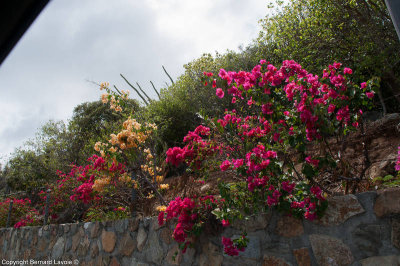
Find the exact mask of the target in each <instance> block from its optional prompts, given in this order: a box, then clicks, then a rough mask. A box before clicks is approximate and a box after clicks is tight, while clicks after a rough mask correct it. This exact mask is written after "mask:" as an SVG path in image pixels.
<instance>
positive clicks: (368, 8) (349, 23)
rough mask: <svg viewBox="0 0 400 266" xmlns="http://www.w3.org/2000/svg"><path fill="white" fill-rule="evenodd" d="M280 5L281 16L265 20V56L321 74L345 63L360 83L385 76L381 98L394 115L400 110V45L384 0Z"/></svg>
mask: <svg viewBox="0 0 400 266" xmlns="http://www.w3.org/2000/svg"><path fill="white" fill-rule="evenodd" d="M276 2H277V3H278V7H279V9H278V10H277V12H276V13H275V14H273V15H269V16H267V17H266V18H265V19H264V20H263V21H262V27H263V30H262V32H261V33H260V37H259V39H258V42H259V46H260V55H262V56H264V57H265V56H266V57H267V58H266V59H267V60H270V61H271V62H273V63H276V62H279V61H281V60H284V59H293V60H295V61H297V62H299V63H300V64H302V65H303V67H304V68H306V69H307V70H309V71H312V72H315V73H321V72H322V67H323V66H325V65H328V64H330V63H332V62H334V61H338V62H341V63H343V64H344V65H345V66H347V67H350V68H352V69H353V70H354V73H355V78H356V79H355V81H356V82H363V81H365V80H367V79H369V78H371V77H373V76H376V77H379V78H380V79H381V92H382V95H381V96H382V97H381V99H383V98H385V100H386V104H387V105H388V108H389V111H396V110H397V109H398V103H399V100H400V98H399V95H398V94H399V93H400V81H399V79H398V78H397V76H398V74H399V73H400V66H399V62H400V43H399V41H398V38H397V35H396V32H395V29H394V27H393V24H392V21H391V19H390V16H389V13H388V11H387V8H386V6H385V3H384V1H382V0H329V1H328V0H301V1H300V0H290V1H289V2H288V4H287V5H283V4H282V1H276ZM386 98H389V99H386ZM396 99H397V101H396ZM393 100H394V102H393Z"/></svg>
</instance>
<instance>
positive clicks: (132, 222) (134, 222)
mask: <svg viewBox="0 0 400 266" xmlns="http://www.w3.org/2000/svg"><path fill="white" fill-rule="evenodd" d="M139 223H140V219H139V218H138V217H137V218H132V219H129V222H128V228H129V230H130V231H131V232H134V231H136V230H137V229H138V227H139Z"/></svg>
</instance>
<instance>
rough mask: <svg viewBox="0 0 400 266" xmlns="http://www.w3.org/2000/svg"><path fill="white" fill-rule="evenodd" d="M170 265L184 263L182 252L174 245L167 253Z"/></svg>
mask: <svg viewBox="0 0 400 266" xmlns="http://www.w3.org/2000/svg"><path fill="white" fill-rule="evenodd" d="M165 260H166V261H167V263H168V264H169V265H180V264H181V262H182V252H181V251H180V250H179V247H178V245H174V246H173V247H172V248H171V249H170V250H169V251H168V253H167V257H166V258H165Z"/></svg>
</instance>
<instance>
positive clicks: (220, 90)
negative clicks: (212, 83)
mask: <svg viewBox="0 0 400 266" xmlns="http://www.w3.org/2000/svg"><path fill="white" fill-rule="evenodd" d="M215 94H216V95H217V96H218V97H219V98H220V99H222V98H224V95H225V93H224V91H223V90H222V89H221V88H218V89H217V91H216V93H215Z"/></svg>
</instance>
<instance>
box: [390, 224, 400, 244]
mask: <svg viewBox="0 0 400 266" xmlns="http://www.w3.org/2000/svg"><path fill="white" fill-rule="evenodd" d="M391 224H392V244H393V246H395V247H396V248H398V249H399V250H400V219H399V218H397V219H392V222H391Z"/></svg>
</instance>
